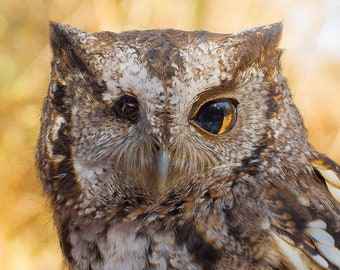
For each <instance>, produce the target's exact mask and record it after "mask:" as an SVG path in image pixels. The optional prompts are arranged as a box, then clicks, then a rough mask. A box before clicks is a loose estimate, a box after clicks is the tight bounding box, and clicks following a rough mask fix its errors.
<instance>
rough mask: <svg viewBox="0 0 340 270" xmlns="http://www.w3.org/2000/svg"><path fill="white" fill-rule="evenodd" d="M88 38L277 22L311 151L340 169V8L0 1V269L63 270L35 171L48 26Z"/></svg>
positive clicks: (149, 0)
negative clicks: (53, 24)
mask: <svg viewBox="0 0 340 270" xmlns="http://www.w3.org/2000/svg"><path fill="white" fill-rule="evenodd" d="M49 20H52V21H57V22H65V23H68V24H72V25H75V26H77V27H79V28H81V29H84V30H87V31H90V32H93V31H100V30H111V31H114V32H120V31H123V30H131V29H150V28H178V29H183V30H195V29H205V30H208V31H212V32H221V33H232V32H237V31H240V30H242V29H245V28H249V27H253V26H259V25H263V24H269V23H274V22H277V21H282V22H283V24H284V32H283V37H282V42H281V48H284V49H285V53H284V56H283V59H282V61H283V69H284V73H285V75H286V76H287V78H288V83H289V85H290V88H291V90H292V92H293V96H294V100H295V102H296V104H297V106H298V107H299V109H300V111H301V113H302V115H303V117H304V119H305V123H306V126H307V128H308V130H309V137H310V140H311V142H312V143H313V145H314V146H315V147H316V149H318V150H319V151H321V152H324V153H326V154H327V155H329V156H330V157H331V158H333V159H334V160H335V161H337V162H338V163H339V162H340V151H339V150H340V89H339V87H340V1H338V0H305V1H304V0H299V1H296V0H267V1H264V0H243V1H235V0H171V1H162V0H100V1H96V0H82V1H80V0H73V1H72V0H71V1H70V0H54V1H48V0H46V1H43V0H2V1H1V5H0V268H1V269H11V270H17V269H50V270H54V269H62V259H61V255H60V250H59V245H58V241H57V237H56V232H55V229H54V227H53V222H52V218H51V213H50V211H49V209H48V205H47V202H46V199H45V198H44V196H43V192H42V189H41V187H40V183H39V180H38V179H37V176H36V172H35V168H34V152H35V150H34V148H35V144H36V140H37V136H38V132H39V116H40V109H41V106H42V102H43V98H44V95H45V93H46V89H47V87H48V81H49V72H50V70H49V62H50V60H51V54H50V49H49V44H48V36H49V30H48V21H49Z"/></svg>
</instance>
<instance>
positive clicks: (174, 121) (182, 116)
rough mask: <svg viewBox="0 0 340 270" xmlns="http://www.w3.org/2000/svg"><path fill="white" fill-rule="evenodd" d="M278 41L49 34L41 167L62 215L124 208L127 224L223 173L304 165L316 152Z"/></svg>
mask: <svg viewBox="0 0 340 270" xmlns="http://www.w3.org/2000/svg"><path fill="white" fill-rule="evenodd" d="M281 30H282V26H281V24H280V23H277V24H273V25H267V26H263V27H259V28H254V29H250V30H247V31H243V32H240V33H238V34H233V35H231V34H228V35H222V34H214V33H209V32H206V31H194V32H185V31H177V30H149V31H129V32H123V33H120V34H115V33H112V32H99V33H94V34H91V33H87V32H84V31H81V30H79V29H77V28H75V27H71V26H69V25H65V24H55V23H51V38H50V40H51V47H52V53H53V61H52V64H51V70H52V71H51V83H50V86H49V90H48V95H47V97H46V99H45V103H44V108H43V115H42V128H41V135H40V139H39V147H38V149H39V150H38V153H37V159H38V166H39V168H40V174H41V178H42V179H43V181H44V186H45V190H46V191H47V193H48V194H50V195H51V196H52V202H53V204H54V205H55V208H56V209H57V210H58V207H59V208H60V207H71V208H72V207H73V209H75V210H76V211H78V214H80V215H81V214H83V215H88V214H94V215H95V216H96V217H102V216H103V215H104V213H106V212H107V211H110V209H111V210H112V209H113V208H114V206H115V205H117V202H118V201H124V202H126V203H125V204H124V209H121V211H122V212H124V213H128V212H129V211H130V210H131V209H133V208H134V207H135V206H136V205H142V204H150V203H151V204H152V203H153V202H155V201H157V200H158V198H159V197H161V196H162V195H163V194H165V193H168V192H171V190H172V189H174V188H176V187H178V186H181V185H182V186H184V185H187V183H188V182H189V181H191V179H195V178H197V177H201V178H203V179H204V175H205V174H206V173H207V172H209V173H211V171H213V170H218V168H223V172H224V173H225V175H228V173H231V172H233V173H234V174H235V173H236V174H237V173H241V172H242V171H246V172H247V173H248V174H256V173H257V172H259V171H263V170H264V168H265V167H268V168H269V167H270V168H272V169H271V170H274V171H275V174H276V175H280V174H282V175H283V174H284V172H285V171H286V170H287V168H288V170H294V168H298V167H299V166H301V164H302V163H303V162H304V161H305V160H306V159H307V157H305V156H304V155H308V153H310V146H309V144H308V142H307V140H306V139H305V130H304V126H303V123H302V120H301V117H300V115H299V113H298V111H297V109H296V108H295V106H294V104H293V102H292V98H291V95H290V93H289V90H288V88H287V85H286V82H285V80H284V78H283V76H282V75H281V73H280V62H279V59H280V56H281V53H282V51H281V50H280V49H278V47H277V46H278V43H279V40H280V36H281ZM302 153H303V154H302ZM283 157H284V158H285V162H281V161H282V159H283ZM287 157H288V158H287ZM273 165H275V166H273ZM268 173H270V172H268ZM122 194H124V195H122Z"/></svg>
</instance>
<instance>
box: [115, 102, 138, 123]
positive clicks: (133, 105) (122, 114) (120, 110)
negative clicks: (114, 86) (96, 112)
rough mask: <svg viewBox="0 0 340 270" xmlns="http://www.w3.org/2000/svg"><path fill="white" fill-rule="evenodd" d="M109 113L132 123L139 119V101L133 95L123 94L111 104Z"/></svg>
mask: <svg viewBox="0 0 340 270" xmlns="http://www.w3.org/2000/svg"><path fill="white" fill-rule="evenodd" d="M111 113H112V114H113V115H114V116H115V117H117V118H119V119H121V120H123V121H124V120H126V121H129V122H131V123H132V124H134V123H136V122H137V121H138V119H139V102H138V100H137V98H136V97H134V96H130V95H124V96H122V97H120V98H119V99H118V100H117V101H116V102H115V103H114V104H113V106H112V108H111Z"/></svg>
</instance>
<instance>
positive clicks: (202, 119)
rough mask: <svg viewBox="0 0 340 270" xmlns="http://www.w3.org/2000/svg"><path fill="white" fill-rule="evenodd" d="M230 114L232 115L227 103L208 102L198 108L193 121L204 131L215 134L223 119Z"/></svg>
mask: <svg viewBox="0 0 340 270" xmlns="http://www.w3.org/2000/svg"><path fill="white" fill-rule="evenodd" d="M230 113H232V108H231V105H230V103H229V102H227V101H210V102H207V103H206V104H204V105H203V106H202V107H201V108H200V110H199V111H198V113H197V114H196V117H195V118H194V120H195V122H196V123H197V124H198V125H199V126H200V127H201V128H203V129H204V130H206V131H208V132H210V133H212V134H217V133H218V132H219V130H220V129H221V126H222V123H223V119H224V117H225V116H226V115H228V114H230Z"/></svg>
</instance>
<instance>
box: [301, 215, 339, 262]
mask: <svg viewBox="0 0 340 270" xmlns="http://www.w3.org/2000/svg"><path fill="white" fill-rule="evenodd" d="M307 226H308V227H307V228H306V229H305V230H304V232H305V233H306V235H307V236H309V237H310V238H311V239H312V240H313V243H314V245H315V247H316V248H317V250H318V251H319V253H320V255H321V256H323V257H324V258H325V259H326V260H328V261H329V262H331V263H332V264H334V265H336V266H337V267H339V268H340V250H339V249H338V248H337V247H336V246H335V240H334V238H333V236H332V235H330V234H329V233H328V232H327V231H326V228H327V225H326V223H325V222H324V221H322V220H320V219H318V220H315V221H312V222H309V223H308V224H307ZM312 259H314V260H315V261H316V262H317V263H319V264H320V265H321V266H323V267H325V268H327V267H326V266H324V263H323V261H320V258H319V256H312ZM320 262H321V263H320Z"/></svg>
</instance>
